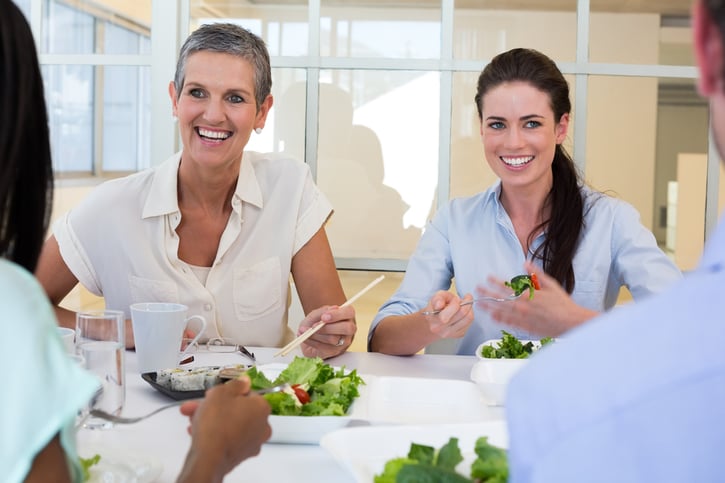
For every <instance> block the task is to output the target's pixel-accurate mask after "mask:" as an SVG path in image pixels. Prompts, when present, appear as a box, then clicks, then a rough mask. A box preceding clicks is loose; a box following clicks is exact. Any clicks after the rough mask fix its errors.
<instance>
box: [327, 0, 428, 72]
mask: <svg viewBox="0 0 725 483" xmlns="http://www.w3.org/2000/svg"><path fill="white" fill-rule="evenodd" d="M397 5H400V4H397ZM397 5H396V6H394V7H393V6H383V7H378V6H376V5H374V4H372V5H371V4H370V3H369V2H346V3H345V6H340V3H339V2H338V1H334V0H322V3H321V13H320V55H322V56H330V57H386V58H397V59H437V58H439V57H440V54H441V42H440V38H441V27H440V22H441V10H440V5H435V4H434V6H433V7H430V8H423V7H419V6H418V5H420V3H415V2H414V3H412V4H411V5H412V6H411V7H408V8H403V7H399V6H397Z"/></svg>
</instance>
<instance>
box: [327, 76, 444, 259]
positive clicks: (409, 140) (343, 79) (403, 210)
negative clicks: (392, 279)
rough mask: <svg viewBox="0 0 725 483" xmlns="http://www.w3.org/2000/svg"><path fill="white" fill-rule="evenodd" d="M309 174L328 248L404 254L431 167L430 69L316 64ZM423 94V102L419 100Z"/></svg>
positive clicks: (434, 152) (424, 213)
mask: <svg viewBox="0 0 725 483" xmlns="http://www.w3.org/2000/svg"><path fill="white" fill-rule="evenodd" d="M320 78H321V85H320V116H319V127H320V129H319V146H318V160H317V167H318V169H317V177H318V185H319V186H320V189H322V191H323V192H324V193H325V194H327V196H328V197H329V198H330V199H331V201H332V203H333V206H334V207H335V215H334V216H333V217H332V219H331V220H330V222H329V223H328V225H327V230H328V234H329V236H330V242H331V244H332V247H333V250H334V252H335V256H338V257H371V258H402V259H405V258H407V257H409V256H410V254H411V253H412V251H413V249H414V248H415V244H416V243H417V240H418V238H419V236H420V232H421V229H422V228H423V227H424V226H425V223H426V221H427V219H428V216H429V214H430V212H431V209H432V205H433V200H434V195H435V189H436V185H437V169H438V132H439V118H440V113H439V109H438V106H439V97H440V94H439V89H440V87H439V84H440V77H439V74H438V73H436V72H409V71H399V72H387V71H372V70H364V71H362V70H361V71H323V72H321V74H320ZM421 99H425V100H426V102H421Z"/></svg>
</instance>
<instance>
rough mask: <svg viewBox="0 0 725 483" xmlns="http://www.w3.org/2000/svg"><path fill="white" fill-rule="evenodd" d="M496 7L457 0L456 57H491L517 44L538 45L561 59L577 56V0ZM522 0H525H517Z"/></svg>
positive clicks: (454, 38)
mask: <svg viewBox="0 0 725 483" xmlns="http://www.w3.org/2000/svg"><path fill="white" fill-rule="evenodd" d="M499 3H500V4H503V5H504V6H503V7H501V8H497V7H492V6H491V2H477V1H473V0H467V1H460V0H457V1H456V8H455V11H454V17H453V22H454V23H453V46H454V47H453V57H455V58H457V59H467V60H468V59H472V60H476V59H490V58H491V57H493V56H495V55H496V54H498V53H501V52H504V51H506V50H509V49H512V48H514V47H529V48H531V47H534V48H536V49H538V50H540V51H542V52H544V53H546V54H547V55H549V56H550V57H552V58H556V59H558V60H560V61H573V60H575V59H576V23H577V22H576V4H577V2H576V0H563V1H559V2H557V8H556V10H554V9H553V8H552V9H551V10H548V9H544V8H541V7H540V6H539V4H538V3H535V2H530V3H531V5H530V6H528V7H526V8H520V9H517V8H516V7H510V6H508V3H506V2H499ZM516 3H517V4H521V2H516Z"/></svg>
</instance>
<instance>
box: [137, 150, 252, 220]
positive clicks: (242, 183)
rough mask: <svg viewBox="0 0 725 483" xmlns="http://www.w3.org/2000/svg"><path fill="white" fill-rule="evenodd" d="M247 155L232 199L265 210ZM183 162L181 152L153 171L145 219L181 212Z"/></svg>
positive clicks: (145, 205) (249, 158)
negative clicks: (179, 177) (180, 187)
mask: <svg viewBox="0 0 725 483" xmlns="http://www.w3.org/2000/svg"><path fill="white" fill-rule="evenodd" d="M247 154H248V153H244V155H243V157H242V163H241V167H240V169H239V178H238V179H237V186H236V188H235V190H234V195H233V198H235V199H239V200H241V201H244V202H247V203H250V204H252V205H254V206H257V207H259V208H262V207H263V206H264V201H263V198H262V190H261V188H260V187H259V182H258V180H257V175H256V172H255V170H254V166H253V164H252V159H251V156H248V155H247ZM180 162H181V152H178V153H176V154H174V155H173V156H171V157H170V158H169V159H167V160H166V161H164V162H163V163H162V164H160V165H159V166H158V167H157V168H155V169H154V173H153V179H152V181H151V189H150V191H149V194H148V197H147V198H146V203H145V204H144V208H143V213H142V215H141V217H142V218H151V217H154V216H163V215H168V214H171V213H178V212H179V200H178V191H177V182H178V173H179V163H180Z"/></svg>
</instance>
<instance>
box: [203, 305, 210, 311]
mask: <svg viewBox="0 0 725 483" xmlns="http://www.w3.org/2000/svg"><path fill="white" fill-rule="evenodd" d="M204 310H206V311H207V312H209V311H210V310H211V304H204Z"/></svg>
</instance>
